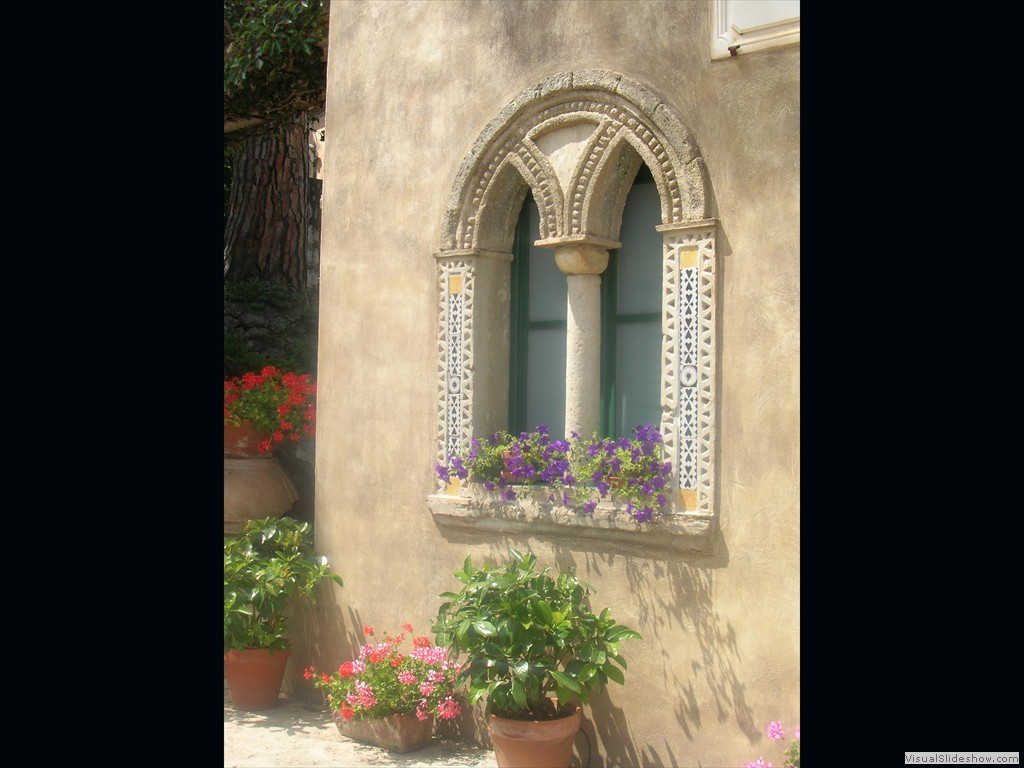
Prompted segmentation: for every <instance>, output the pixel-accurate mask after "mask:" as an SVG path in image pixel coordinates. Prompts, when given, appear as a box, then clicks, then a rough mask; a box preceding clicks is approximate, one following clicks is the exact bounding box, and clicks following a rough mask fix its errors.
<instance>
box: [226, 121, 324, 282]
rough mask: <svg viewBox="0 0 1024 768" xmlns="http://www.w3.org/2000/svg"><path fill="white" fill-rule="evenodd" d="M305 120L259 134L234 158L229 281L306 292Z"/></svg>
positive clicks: (245, 141) (247, 139)
mask: <svg viewBox="0 0 1024 768" xmlns="http://www.w3.org/2000/svg"><path fill="white" fill-rule="evenodd" d="M307 133H308V131H307V128H306V115H305V114H303V115H301V116H300V117H299V119H298V120H296V121H295V122H294V123H293V124H289V125H287V126H285V127H283V128H277V129H274V130H271V131H267V130H265V129H256V130H255V131H253V132H251V133H249V134H248V135H247V136H246V137H245V138H244V139H242V140H241V142H240V144H239V146H238V147H236V149H235V151H234V153H233V155H232V179H231V194H230V198H229V200H228V215H227V221H226V222H225V225H224V279H225V280H228V281H240V280H246V279H249V278H255V279H258V280H272V281H276V282H281V283H284V284H285V285H288V286H289V287H292V288H296V289H302V288H305V287H306V266H307V263H306V262H307V257H306V239H307V229H308V222H307V216H308V206H307V196H308V192H309V176H310V161H309V147H308V146H307V144H308V136H307Z"/></svg>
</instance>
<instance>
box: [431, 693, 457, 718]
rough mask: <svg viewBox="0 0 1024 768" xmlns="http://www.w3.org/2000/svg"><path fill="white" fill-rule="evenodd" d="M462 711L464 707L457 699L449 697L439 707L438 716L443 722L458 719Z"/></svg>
mask: <svg viewBox="0 0 1024 768" xmlns="http://www.w3.org/2000/svg"><path fill="white" fill-rule="evenodd" d="M461 711H462V707H461V706H460V705H459V702H457V701H456V700H455V699H453V698H452V697H451V696H447V697H445V698H444V700H442V701H441V703H440V704H438V705H437V714H439V715H440V716H441V719H442V720H451V719H452V718H453V717H458V716H459V713H460V712H461Z"/></svg>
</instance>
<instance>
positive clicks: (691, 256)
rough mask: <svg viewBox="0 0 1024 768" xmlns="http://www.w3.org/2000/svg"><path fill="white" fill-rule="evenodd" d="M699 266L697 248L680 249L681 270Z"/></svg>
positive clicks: (693, 246) (692, 246)
mask: <svg viewBox="0 0 1024 768" xmlns="http://www.w3.org/2000/svg"><path fill="white" fill-rule="evenodd" d="M696 266H697V246H695V245H691V246H686V247H683V248H680V249H679V268H680V269H687V268H689V267H696Z"/></svg>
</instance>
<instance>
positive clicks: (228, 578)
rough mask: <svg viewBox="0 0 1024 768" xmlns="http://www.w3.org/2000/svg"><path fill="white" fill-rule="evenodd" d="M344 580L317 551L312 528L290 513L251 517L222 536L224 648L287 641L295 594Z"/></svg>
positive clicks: (311, 595) (310, 593) (310, 594)
mask: <svg viewBox="0 0 1024 768" xmlns="http://www.w3.org/2000/svg"><path fill="white" fill-rule="evenodd" d="M325 579H329V580H331V581H334V582H335V583H336V584H338V585H339V586H342V584H343V583H342V580H341V577H340V576H338V575H337V574H334V573H331V569H330V566H328V565H327V563H326V560H325V559H321V558H318V557H316V555H315V553H314V552H313V530H312V526H310V524H309V523H306V522H299V521H298V520H295V519H293V518H291V517H279V518H277V517H267V518H264V519H261V520H250V521H248V522H247V523H246V525H245V529H244V530H243V532H242V533H241V534H240V535H238V536H225V537H224V650H225V651H229V650H231V649H233V648H236V649H244V648H273V649H284V648H287V647H288V645H289V644H288V640H287V638H286V637H285V634H286V631H287V629H288V627H287V617H286V616H285V608H286V606H287V604H288V601H290V600H292V599H294V598H304V599H307V600H311V601H315V600H316V592H315V589H316V586H317V584H319V583H320V582H321V581H324V580H325Z"/></svg>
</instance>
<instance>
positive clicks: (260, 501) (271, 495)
mask: <svg viewBox="0 0 1024 768" xmlns="http://www.w3.org/2000/svg"><path fill="white" fill-rule="evenodd" d="M263 439H269V437H268V436H266V435H261V434H260V433H258V432H256V431H255V430H253V428H252V425H251V424H250V423H249V422H247V421H244V422H242V424H241V425H240V426H234V425H231V424H224V535H225V536H235V535H238V534H239V533H241V532H242V529H243V528H244V527H245V523H246V522H247V521H248V520H255V519H260V518H264V517H280V516H281V515H283V514H284V513H285V512H287V511H288V510H290V509H291V508H292V505H293V504H294V503H295V501H296V499H298V498H299V493H298V491H297V490H296V488H295V484H294V483H293V482H292V480H291V478H290V477H289V476H288V473H287V472H285V471H284V469H283V468H282V467H281V464H280V463H279V462H278V460H277V459H275V458H274V457H273V452H271V453H268V454H261V453H260V452H259V450H258V448H257V446H258V445H259V442H260V441H261V440H263Z"/></svg>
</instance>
